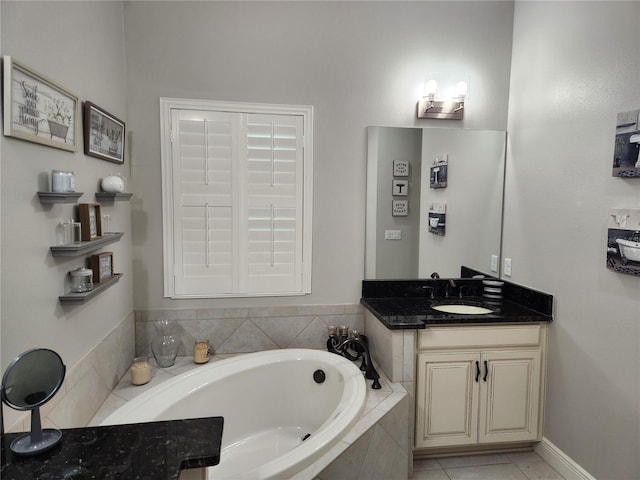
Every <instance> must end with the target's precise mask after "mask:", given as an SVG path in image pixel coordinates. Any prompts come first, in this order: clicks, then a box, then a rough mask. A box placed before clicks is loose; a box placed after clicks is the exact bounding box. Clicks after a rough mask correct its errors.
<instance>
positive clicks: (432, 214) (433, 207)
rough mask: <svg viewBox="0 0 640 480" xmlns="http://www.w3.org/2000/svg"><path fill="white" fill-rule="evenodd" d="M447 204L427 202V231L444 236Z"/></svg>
mask: <svg viewBox="0 0 640 480" xmlns="http://www.w3.org/2000/svg"><path fill="white" fill-rule="evenodd" d="M446 213H447V204H446V203H430V204H429V216H428V218H427V221H428V222H429V232H430V233H433V234H434V235H439V236H444V234H445V230H446V219H447V215H446Z"/></svg>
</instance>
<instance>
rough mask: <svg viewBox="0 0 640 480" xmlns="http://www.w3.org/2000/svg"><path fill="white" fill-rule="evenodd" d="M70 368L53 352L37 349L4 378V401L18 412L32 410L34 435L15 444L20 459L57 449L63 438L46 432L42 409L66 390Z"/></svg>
mask: <svg viewBox="0 0 640 480" xmlns="http://www.w3.org/2000/svg"><path fill="white" fill-rule="evenodd" d="M65 371H66V367H65V366H64V364H63V363H62V359H61V358H60V355H58V354H57V353H56V352H54V351H53V350H48V349H46V348H37V349H33V350H28V351H26V352H24V353H22V354H21V355H20V356H18V357H17V358H16V359H15V360H14V361H13V362H11V364H10V365H9V367H7V370H6V371H5V373H4V376H3V377H2V387H1V388H2V400H3V401H4V402H5V403H6V404H7V405H9V406H10V407H12V408H15V409H16V410H31V432H30V433H25V434H24V435H21V436H20V437H18V438H16V439H15V440H14V441H13V442H12V443H11V451H12V452H14V453H15V454H17V455H34V454H36V453H40V452H43V451H45V450H48V449H50V448H51V447H53V446H55V445H56V444H57V443H58V442H59V441H60V439H61V438H62V432H61V431H60V430H57V429H46V430H42V425H41V421H40V406H41V405H44V404H45V403H47V402H48V401H49V400H51V398H53V396H54V395H55V394H56V392H57V391H58V390H59V389H60V387H61V386H62V382H63V380H64V375H65Z"/></svg>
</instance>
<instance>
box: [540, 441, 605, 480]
mask: <svg viewBox="0 0 640 480" xmlns="http://www.w3.org/2000/svg"><path fill="white" fill-rule="evenodd" d="M534 450H535V451H536V453H537V454H538V455H540V456H541V457H542V458H543V459H544V461H545V462H547V463H548V464H549V465H551V466H552V467H553V468H554V469H555V470H556V471H557V472H558V473H559V474H560V475H562V476H563V477H564V478H565V479H566V480H597V479H596V478H595V477H594V476H592V475H591V474H590V473H589V472H587V471H586V470H585V469H584V468H582V467H581V466H580V465H578V464H577V463H576V462H575V461H574V460H573V459H572V458H571V457H569V456H568V455H567V454H566V453H564V452H563V451H562V450H560V449H559V448H558V447H556V446H555V445H554V444H553V443H551V442H550V441H549V440H548V439H547V438H545V437H543V438H542V441H541V442H540V443H538V444H537V445H536V446H535V447H534Z"/></svg>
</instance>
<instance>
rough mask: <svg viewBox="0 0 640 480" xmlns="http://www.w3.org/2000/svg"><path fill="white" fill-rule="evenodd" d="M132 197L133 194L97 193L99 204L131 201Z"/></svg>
mask: <svg viewBox="0 0 640 480" xmlns="http://www.w3.org/2000/svg"><path fill="white" fill-rule="evenodd" d="M131 197H133V193H109V192H96V200H97V201H98V202H114V201H129V199H130V198H131Z"/></svg>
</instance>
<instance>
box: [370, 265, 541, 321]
mask: <svg viewBox="0 0 640 480" xmlns="http://www.w3.org/2000/svg"><path fill="white" fill-rule="evenodd" d="M477 275H480V276H481V277H480V278H478V277H477ZM483 280H493V281H498V282H500V283H501V284H502V286H501V287H500V288H501V295H500V299H499V300H493V299H487V298H485V297H484V296H483V295H484V293H483V289H484V288H485V287H484V285H483V283H482V281H483ZM461 294H462V297H460V295H461ZM360 303H362V304H363V305H364V306H365V307H367V309H368V310H369V311H370V312H371V313H372V314H373V315H375V317H376V318H378V319H379V320H380V321H381V322H382V323H383V324H384V325H385V326H386V327H387V328H389V329H390V330H402V329H422V328H427V327H428V326H429V325H449V324H450V325H455V324H466V325H468V324H479V323H535V322H550V321H552V320H553V315H552V312H553V295H550V294H548V293H544V292H540V291H538V290H534V289H531V288H528V287H524V286H522V285H518V284H515V283H512V282H509V281H506V280H500V279H497V278H495V277H491V276H489V275H486V274H483V273H482V272H479V271H477V270H474V269H471V268H468V267H464V266H463V267H461V276H460V278H455V279H448V278H443V279H414V280H363V282H362V298H361V299H360ZM437 303H439V304H443V303H450V304H465V305H477V306H482V307H485V308H490V309H491V310H493V312H492V313H486V314H480V315H469V314H453V313H444V312H440V311H438V310H434V309H433V308H431V306H432V305H434V304H437Z"/></svg>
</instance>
